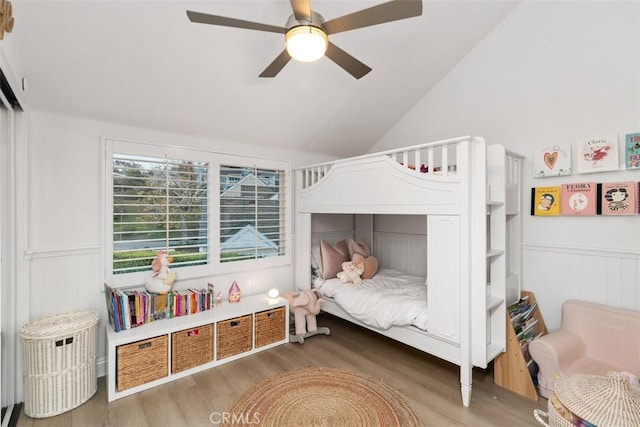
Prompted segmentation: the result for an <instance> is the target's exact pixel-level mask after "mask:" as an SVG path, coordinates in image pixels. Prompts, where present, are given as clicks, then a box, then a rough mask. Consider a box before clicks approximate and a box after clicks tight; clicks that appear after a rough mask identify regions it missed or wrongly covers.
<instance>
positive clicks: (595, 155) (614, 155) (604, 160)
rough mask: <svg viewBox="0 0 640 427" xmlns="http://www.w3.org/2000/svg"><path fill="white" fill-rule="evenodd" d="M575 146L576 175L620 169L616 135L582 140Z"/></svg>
mask: <svg viewBox="0 0 640 427" xmlns="http://www.w3.org/2000/svg"><path fill="white" fill-rule="evenodd" d="M576 145H577V146H576V148H577V149H576V163H577V166H578V173H592V172H607V171H614V170H618V168H619V167H620V164H619V161H618V137H617V135H608V136H597V137H593V138H584V139H581V140H580V141H578V142H577V144H576Z"/></svg>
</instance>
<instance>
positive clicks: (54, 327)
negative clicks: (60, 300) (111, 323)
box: [20, 310, 100, 340]
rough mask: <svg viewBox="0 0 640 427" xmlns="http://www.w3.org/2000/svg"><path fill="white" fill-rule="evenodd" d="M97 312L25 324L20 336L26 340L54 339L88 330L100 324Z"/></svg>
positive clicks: (68, 315) (38, 319)
mask: <svg viewBox="0 0 640 427" xmlns="http://www.w3.org/2000/svg"><path fill="white" fill-rule="evenodd" d="M99 319H100V316H99V315H98V312H97V311H95V310H86V311H73V312H68V313H59V314H54V315H49V316H44V317H40V318H37V319H34V320H31V321H30V322H28V323H25V324H24V325H22V327H21V328H20V335H21V336H22V338H25V339H33V340H37V339H52V338H58V337H60V336H66V335H69V334H72V333H75V332H79V331H82V330H84V329H88V328H90V327H91V326H93V325H95V324H96V323H98V320H99Z"/></svg>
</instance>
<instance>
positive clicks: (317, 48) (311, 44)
mask: <svg viewBox="0 0 640 427" xmlns="http://www.w3.org/2000/svg"><path fill="white" fill-rule="evenodd" d="M284 39H285V43H286V45H287V52H288V53H289V55H291V57H292V58H293V59H295V60H297V61H302V62H313V61H316V60H318V59H320V58H322V56H323V55H324V53H325V52H326V50H327V46H328V43H329V38H328V37H327V33H325V32H324V31H322V29H320V28H318V27H315V26H313V25H300V26H297V27H293V28H291V29H290V30H289V31H287V33H286V34H285V35H284Z"/></svg>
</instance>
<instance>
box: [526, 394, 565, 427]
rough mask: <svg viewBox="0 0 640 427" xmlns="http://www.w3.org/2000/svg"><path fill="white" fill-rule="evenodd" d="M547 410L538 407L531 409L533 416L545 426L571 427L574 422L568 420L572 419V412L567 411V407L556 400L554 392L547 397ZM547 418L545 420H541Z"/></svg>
mask: <svg viewBox="0 0 640 427" xmlns="http://www.w3.org/2000/svg"><path fill="white" fill-rule="evenodd" d="M547 405H548V409H547V410H548V412H544V411H541V410H539V409H534V410H533V416H534V417H535V419H536V420H538V422H539V423H540V424H542V425H543V426H545V427H573V426H574V424H573V423H572V422H571V421H570V420H573V419H574V416H573V414H571V413H570V412H569V410H568V409H567V408H565V407H564V405H563V404H562V403H561V402H560V400H558V397H557V396H556V395H555V393H553V394H551V396H550V397H549V401H548V403H547ZM543 418H547V421H545V420H543Z"/></svg>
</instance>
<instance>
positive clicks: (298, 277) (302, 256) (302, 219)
mask: <svg viewBox="0 0 640 427" xmlns="http://www.w3.org/2000/svg"><path fill="white" fill-rule="evenodd" d="M296 172H297V173H296V174H295V186H296V195H297V194H300V191H301V190H302V189H303V188H304V187H305V186H306V185H308V183H307V182H306V178H307V177H306V174H307V172H306V170H305V169H301V170H298V171H296ZM299 203H300V202H299V200H298V197H296V200H295V204H296V209H295V220H294V221H295V223H294V230H293V240H294V246H295V252H294V254H293V259H294V284H295V288H296V289H311V267H310V266H311V252H310V250H309V248H311V214H310V213H303V212H300V206H299Z"/></svg>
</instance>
